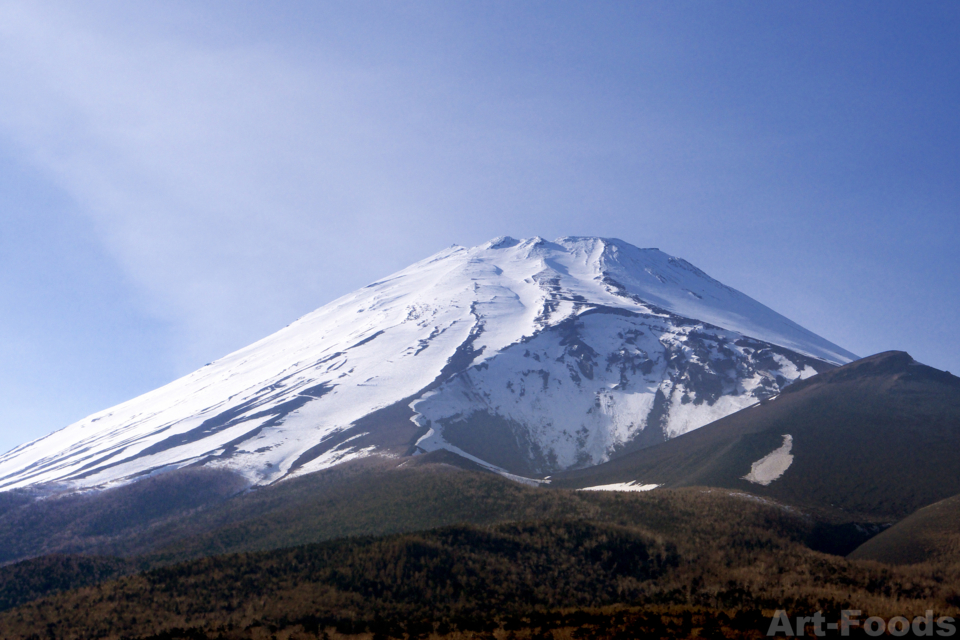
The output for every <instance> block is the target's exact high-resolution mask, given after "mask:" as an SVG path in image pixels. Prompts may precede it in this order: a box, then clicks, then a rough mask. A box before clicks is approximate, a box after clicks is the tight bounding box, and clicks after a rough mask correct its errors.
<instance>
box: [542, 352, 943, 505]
mask: <svg viewBox="0 0 960 640" xmlns="http://www.w3.org/2000/svg"><path fill="white" fill-rule="evenodd" d="M958 450H960V378H957V377H955V376H953V375H951V374H949V373H947V372H944V371H939V370H937V369H934V368H932V367H928V366H925V365H922V364H920V363H918V362H916V361H914V360H913V358H911V357H910V356H909V355H908V354H906V353H904V352H900V351H889V352H885V353H880V354H877V355H875V356H871V357H868V358H864V359H862V360H859V361H857V362H853V363H851V364H848V365H845V366H843V367H840V368H838V369H835V370H832V371H827V372H824V373H821V374H819V375H817V376H814V377H812V378H808V379H806V380H803V381H799V382H796V383H794V384H793V385H791V386H789V387H787V388H786V389H784V391H783V392H782V393H781V394H780V395H779V396H777V397H775V398H770V399H769V400H766V401H764V402H761V403H759V404H758V405H756V406H754V407H750V408H748V409H744V410H742V411H739V412H737V413H735V414H733V415H730V416H727V417H725V418H723V419H721V420H718V421H717V422H715V423H713V424H710V425H708V426H706V427H704V428H702V429H699V430H697V431H696V432H694V433H689V434H686V435H684V436H681V437H679V438H676V439H674V440H671V441H669V442H666V443H664V444H661V445H659V446H657V447H653V448H649V449H645V450H642V451H638V452H635V453H632V454H630V455H627V456H624V457H621V458H619V459H617V460H613V461H610V462H608V463H605V464H602V465H599V466H596V467H593V468H591V469H584V470H580V471H572V472H569V473H566V474H563V476H562V477H560V478H557V479H555V484H556V485H557V486H566V487H587V486H603V485H608V484H614V483H624V484H627V485H629V484H630V483H633V486H638V485H648V484H656V485H662V486H667V487H679V486H690V485H706V486H713V487H727V488H732V489H740V490H743V491H748V492H750V493H752V494H756V495H758V496H769V497H771V498H774V499H776V500H779V501H782V502H785V503H787V504H792V505H798V506H801V507H806V508H810V509H815V510H819V511H821V512H823V513H832V514H833V516H835V517H840V518H844V519H849V520H858V519H859V520H862V521H865V522H870V521H873V522H891V521H896V520H899V519H901V518H903V517H905V516H907V515H909V514H911V513H913V512H914V511H916V510H917V509H919V508H921V507H924V506H926V505H929V504H932V503H934V502H936V501H938V500H942V499H944V498H947V497H949V496H952V495H955V494H957V493H960V457H958V456H957V455H956V452H957V451H958Z"/></svg>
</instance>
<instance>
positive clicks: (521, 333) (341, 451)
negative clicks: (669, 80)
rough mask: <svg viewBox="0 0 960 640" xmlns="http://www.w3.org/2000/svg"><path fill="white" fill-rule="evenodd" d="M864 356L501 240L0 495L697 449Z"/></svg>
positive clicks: (345, 307)
mask: <svg viewBox="0 0 960 640" xmlns="http://www.w3.org/2000/svg"><path fill="white" fill-rule="evenodd" d="M853 358H855V356H854V355H853V354H851V353H849V352H847V351H844V350H843V349H841V348H840V347H837V346H836V345H833V344H831V343H829V342H827V341H826V340H824V339H823V338H820V337H818V336H816V335H814V334H813V333H811V332H809V331H807V330H806V329H803V328H802V327H800V326H798V325H797V324H795V323H793V322H791V321H790V320H788V319H786V318H784V317H783V316H781V315H779V314H777V313H775V312H774V311H772V310H770V309H769V308H767V307H765V306H763V305H762V304H760V303H758V302H756V301H755V300H753V299H751V298H749V297H747V296H746V295H744V294H742V293H740V292H738V291H735V290H734V289H731V288H729V287H727V286H724V285H723V284H721V283H719V282H717V281H716V280H714V279H712V278H710V277H709V276H707V275H706V274H705V273H703V272H702V271H700V270H699V269H697V268H696V267H694V266H693V265H691V264H690V263H688V262H686V261H684V260H680V259H677V258H673V257H671V256H669V255H667V254H665V253H663V252H661V251H659V250H657V249H638V248H636V247H634V246H632V245H629V244H627V243H625V242H622V241H620V240H611V239H602V238H561V239H559V240H557V241H555V242H547V241H545V240H543V239H541V238H532V239H528V240H515V239H512V238H498V239H496V240H494V241H491V242H488V243H486V244H483V245H480V246H477V247H473V248H470V249H467V248H464V247H459V246H453V247H451V248H449V249H446V250H444V251H441V252H440V253H438V254H436V255H434V256H431V257H430V258H427V259H426V260H423V261H421V262H418V263H416V264H414V265H412V266H410V267H408V268H407V269H404V270H403V271H400V272H398V273H396V274H394V275H392V276H390V277H388V278H385V279H383V280H381V281H378V282H375V283H373V284H371V285H369V286H367V287H365V288H363V289H360V290H358V291H356V292H354V293H351V294H349V295H347V296H344V297H343V298H340V299H338V300H336V301H334V302H332V303H330V304H328V305H326V306H324V307H322V308H320V309H318V310H317V311H315V312H313V313H310V314H308V315H306V316H304V317H303V318H301V319H299V320H298V321H296V322H294V323H293V324H291V325H289V326H288V327H286V328H284V329H282V330H281V331H279V332H277V333H276V334H274V335H272V336H269V337H267V338H265V339H263V340H261V341H259V342H257V343H255V344H253V345H251V346H249V347H247V348H245V349H241V350H240V351H237V352H235V353H233V354H230V355H228V356H226V357H224V358H222V359H220V360H218V361H216V362H214V363H211V364H210V365H207V366H205V367H203V368H202V369H200V370H198V371H196V372H194V373H192V374H190V375H188V376H186V377H184V378H181V379H179V380H176V381H174V382H172V383H170V384H168V385H166V386H164V387H162V388H160V389H157V390H155V391H152V392H150V393H147V394H145V395H143V396H140V397H138V398H135V399H133V400H130V401H128V402H125V403H123V404H120V405H118V406H116V407H113V408H111V409H107V410H106V411H102V412H100V413H97V414H94V415H92V416H89V417H88V418H86V419H84V420H81V421H80V422H77V423H75V424H73V425H70V426H68V427H66V428H64V429H62V430H60V431H58V432H56V433H55V434H52V435H50V436H47V437H45V438H41V439H39V440H36V441H34V442H31V443H28V444H25V445H23V446H20V447H18V448H16V449H14V450H12V451H10V452H8V453H6V454H4V455H3V456H0V490H2V489H13V488H18V487H28V486H33V485H44V486H46V487H48V488H49V487H53V488H56V489H58V490H62V489H66V490H75V489H80V488H84V487H94V486H103V485H107V484H111V483H117V482H127V481H129V480H131V479H134V478H137V477H141V476H142V475H144V474H149V473H154V472H157V471H160V470H166V469H171V468H179V467H183V466H187V465H203V466H208V467H213V468H220V469H229V470H233V471H236V472H239V473H240V474H242V475H243V476H244V477H245V478H246V481H247V482H249V483H251V484H266V483H271V482H274V481H276V480H278V479H281V478H284V477H289V476H291V475H298V474H303V473H307V472H312V471H316V470H319V469H323V468H326V467H329V466H331V465H334V464H337V463H339V462H343V461H346V460H349V459H354V458H358V457H364V456H368V455H374V454H379V455H393V456H397V455H407V454H413V453H416V452H423V451H431V450H437V449H448V450H451V451H454V452H456V453H458V454H460V455H463V456H465V457H467V458H469V459H471V460H474V461H476V462H479V463H482V464H484V465H486V466H487V467H490V468H495V469H498V470H506V471H509V472H512V473H519V474H528V475H533V474H544V473H551V472H555V471H557V470H562V469H567V468H574V467H584V466H587V465H591V464H597V463H600V462H603V461H605V460H607V459H609V458H610V457H611V456H616V455H618V454H621V453H623V452H625V451H629V450H631V449H633V448H640V447H643V446H647V445H650V444H655V443H659V442H662V441H664V440H665V439H667V438H672V437H675V436H677V435H680V434H683V433H686V432H688V431H691V430H693V429H696V428H698V427H700V426H702V425H704V424H707V423H709V422H712V421H713V420H715V419H717V418H719V417H722V416H724V415H727V414H730V413H732V412H734V411H736V410H738V409H741V408H743V407H746V406H749V405H750V404H753V403H755V402H756V401H757V400H759V399H764V398H767V397H771V396H773V395H776V394H777V393H779V391H780V390H781V389H782V388H783V387H785V386H786V385H787V384H789V383H791V382H793V381H796V380H798V379H801V378H807V377H810V376H812V375H814V374H815V373H816V372H817V371H824V370H827V369H830V368H832V367H834V366H835V365H839V364H842V363H845V362H848V361H850V360H852V359H853Z"/></svg>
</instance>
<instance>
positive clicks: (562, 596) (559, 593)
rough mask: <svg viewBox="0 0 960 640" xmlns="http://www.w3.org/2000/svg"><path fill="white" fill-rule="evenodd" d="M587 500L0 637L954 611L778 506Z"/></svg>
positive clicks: (259, 571) (741, 501)
mask: <svg viewBox="0 0 960 640" xmlns="http://www.w3.org/2000/svg"><path fill="white" fill-rule="evenodd" d="M558 495H563V494H561V493H559V492H558ZM567 495H570V494H567ZM592 499H596V500H598V502H597V503H596V504H597V506H598V507H599V508H600V509H601V511H602V512H603V513H605V514H607V521H605V522H596V521H586V520H583V519H569V520H547V521H541V522H519V523H506V524H498V525H492V526H486V527H477V526H471V525H458V526H454V527H446V528H441V529H437V530H432V531H427V532H420V533H409V534H401V535H395V536H388V537H379V538H375V537H359V538H348V539H341V540H336V541H330V542H325V543H320V544H314V545H307V546H301V547H296V548H292V549H279V550H273V551H263V552H255V553H242V554H229V555H224V556H216V557H211V558H204V559H200V560H193V561H189V562H185V563H181V564H176V565H170V566H166V567H163V568H159V569H156V570H153V571H148V572H146V573H142V574H139V575H136V576H130V577H126V578H122V579H120V580H117V581H113V582H107V583H103V584H100V585H98V586H95V587H86V588H82V589H79V590H76V591H72V592H69V593H63V594H59V595H53V596H50V597H48V598H45V599H44V600H40V601H37V602H34V603H31V604H27V605H24V606H21V607H19V608H17V609H14V610H11V611H7V612H5V613H0V637H3V638H5V639H9V640H15V639H21V638H22V639H26V638H40V637H42V638H50V639H79V638H84V639H87V638H104V639H114V640H119V639H120V638H127V639H128V640H132V639H134V638H153V639H155V640H159V639H160V638H173V637H178V638H195V639H197V638H211V639H212V638H220V639H221V640H227V639H240V638H244V639H247V638H249V639H253V638H263V639H268V638H273V637H276V638H278V640H306V639H309V638H313V639H316V638H323V637H330V638H333V637H343V635H340V634H345V635H346V636H352V637H364V638H367V639H370V638H372V637H377V638H387V637H392V638H422V637H428V636H430V637H450V638H456V637H459V638H464V637H478V638H479V637H483V638H489V637H491V634H492V636H493V637H495V638H500V639H506V638H518V639H527V638H534V637H537V638H543V637H554V638H557V639H559V638H590V637H596V638H613V637H618V638H628V637H692V636H694V635H696V636H699V637H703V636H709V635H710V634H711V633H716V632H718V630H723V629H725V630H726V631H727V636H728V637H734V634H736V637H760V636H761V635H762V634H761V631H765V629H766V626H767V624H768V622H767V621H766V620H764V619H763V617H762V616H763V612H766V613H767V615H769V614H770V613H771V612H772V609H774V608H777V607H780V606H783V607H787V608H789V609H790V610H791V611H796V612H811V611H815V610H823V611H824V612H825V613H827V614H828V615H829V614H831V613H833V614H836V613H837V612H838V611H839V610H840V609H842V608H859V609H863V610H864V611H869V612H871V613H876V614H879V615H891V614H892V613H893V612H895V613H897V614H909V613H912V612H922V611H924V610H926V609H927V608H933V609H935V610H937V611H938V612H950V611H953V610H954V609H955V607H954V605H952V604H951V602H952V600H951V597H952V596H953V595H954V594H955V591H953V590H952V587H949V586H948V585H951V584H953V585H955V584H957V583H958V581H957V578H958V574H957V571H955V570H952V569H951V570H944V571H941V572H940V574H938V575H937V576H931V575H927V574H923V573H917V572H913V571H911V570H902V571H901V570H891V569H885V568H882V567H880V566H879V565H872V564H869V563H868V564H857V563H851V562H849V561H847V560H845V559H843V558H839V557H836V556H827V555H823V554H819V553H816V552H813V551H810V550H809V549H807V548H806V547H804V546H803V545H802V544H801V542H800V539H801V538H802V536H803V531H804V527H805V526H809V525H805V524H804V523H805V521H806V520H807V519H806V518H804V517H803V516H801V515H798V514H797V513H795V512H791V511H789V510H786V509H784V508H782V507H780V506H777V505H773V504H765V503H763V502H760V501H757V500H755V499H750V498H749V497H743V496H737V495H730V494H728V493H727V492H721V491H716V490H713V491H710V490H702V489H687V490H681V491H662V492H656V493H653V494H641V495H637V494H627V495H624V494H611V495H606V494H604V495H597V496H593V497H592ZM629 521H633V522H634V523H637V522H644V523H648V524H649V526H648V524H640V525H638V524H633V525H630V524H625V523H626V522H629ZM177 630H179V631H177ZM578 630H579V631H578ZM758 630H760V631H758ZM34 634H42V635H34ZM364 634H365V635H364ZM547 634H549V635H547Z"/></svg>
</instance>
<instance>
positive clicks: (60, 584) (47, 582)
mask: <svg viewBox="0 0 960 640" xmlns="http://www.w3.org/2000/svg"><path fill="white" fill-rule="evenodd" d="M135 571H136V565H135V564H134V563H132V562H129V561H127V560H123V559H121V558H104V557H98V556H64V555H59V554H52V555H48V556H42V557H40V558H34V559H33V560H24V561H23V562H18V563H16V564H11V565H8V566H6V567H0V611H6V610H7V609H12V608H14V607H17V606H19V605H21V604H23V603H25V602H30V601H31V600H36V599H37V598H41V597H43V596H46V595H48V594H51V593H56V592H59V591H69V590H71V589H77V588H80V587H85V586H88V585H94V584H98V583H101V582H105V581H107V580H112V579H114V578H118V577H120V576H122V575H127V574H131V573H134V572H135Z"/></svg>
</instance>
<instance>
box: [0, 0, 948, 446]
mask: <svg viewBox="0 0 960 640" xmlns="http://www.w3.org/2000/svg"><path fill="white" fill-rule="evenodd" d="M498 235H512V236H515V237H529V236H533V235H540V236H543V237H546V238H548V239H552V238H554V237H558V236H562V235H600V236H612V237H619V238H622V239H624V240H626V241H628V242H631V243H633V244H636V245H638V246H641V247H659V248H660V249H662V250H664V251H666V252H667V253H670V254H672V255H676V256H680V257H683V258H686V259H687V260H689V261H690V262H692V263H694V264H695V265H697V266H699V267H700V268H701V269H703V270H704V271H706V272H707V273H709V274H710V275H712V276H713V277H715V278H717V279H718V280H720V281H722V282H724V283H726V284H728V285H730V286H733V287H735V288H737V289H739V290H741V291H743V292H744V293H746V294H748V295H750V296H752V297H754V298H756V299H757V300H759V301H761V302H763V303H764V304H767V305H768V306H770V307H772V308H774V309H775V310H777V311H779V312H780V313H782V314H784V315H786V316H787V317H789V318H791V319H793V320H795V321H797V322H799V323H800V324H801V325H804V326H806V327H807V328H809V329H811V330H813V331H815V332H816V333H819V334H820V335H822V336H824V337H825V338H827V339H829V340H831V341H833V342H835V343H837V344H839V345H841V346H843V347H845V348H847V349H849V350H851V351H853V352H855V353H858V354H860V355H869V354H872V353H875V352H878V351H883V350H887V349H903V350H907V351H909V352H910V353H911V354H912V355H913V356H914V357H916V358H917V359H919V360H920V361H922V362H925V363H927V364H930V365H933V366H936V367H938V368H941V369H949V370H952V371H954V372H955V373H957V372H960V327H958V322H957V318H958V315H960V286H958V281H960V278H958V275H960V3H958V2H956V1H954V0H951V1H949V2H933V1H930V2H884V1H879V0H870V1H868V2H817V1H811V2H786V1H785V2H760V1H757V2H735V1H724V2H708V1H705V0H703V1H701V0H698V1H696V2H681V1H676V0H670V1H669V2H585V1H584V2H560V1H556V0H550V1H549V2H534V1H525V2H514V1H512V0H511V1H503V2H485V1H477V2H445V1H444V2H393V1H391V2H365V1H360V2H357V1H353V0H351V1H349V2H321V3H318V2H293V1H287V2H282V3H265V2H244V1H236V2H216V3H214V2H207V3H204V2H195V1H190V2H178V1H176V0H165V1H164V2H147V1H144V2H137V3H130V2H120V1H118V2H99V1H96V0H87V1H85V2H82V3H76V2H71V3H67V2H64V3H57V2H40V3H21V2H13V1H11V2H6V1H5V0H0V450H6V449H9V448H11V447H13V446H15V445H17V444H20V443H22V442H24V441H27V440H30V439H33V438H35V437H39V436H41V435H44V434H46V433H48V432H50V431H53V430H55V429H58V428H60V427H62V426H64V425H66V424H68V423H70V422H73V421H75V420H78V419H80V418H82V417H83V416H85V415H87V414H89V413H92V412H94V411H97V410H100V409H104V408H107V407H109V406H111V405H113V404H116V403H118V402H121V401H123V400H126V399H129V398H131V397H133V396H135V395H137V394H140V393H143V392H146V391H149V390H150V389H153V388H155V387H157V386H160V385H161V384H164V383H166V382H169V381H170V380H172V379H174V378H176V377H178V376H181V375H184V374H186V373H189V372H190V371H192V370H194V369H196V368H198V367H200V366H202V365H203V364H205V363H206V362H209V361H211V360H214V359H216V358H218V357H220V356H223V355H225V354H226V353H228V352H230V351H232V350H235V349H237V348H240V347H242V346H245V345H246V344H248V343H250V342H253V341H255V340H257V339H259V338H261V337H264V336H265V335H267V334H269V333H271V332H273V331H275V330H277V329H279V328H281V327H283V326H284V325H286V324H287V323H289V322H291V321H292V320H294V319H296V318H297V317H299V316H300V315H303V314H304V313H307V312H309V311H312V310H313V309H315V308H317V307H319V306H321V305H323V304H325V303H327V302H329V301H331V300H333V299H334V298H336V297H338V296H340V295H342V294H344V293H347V292H349V291H352V290H353V289H355V288H357V287H360V286H363V285H365V284H367V283H369V282H371V281H373V280H376V279H378V278H380V277H382V276H384V275H386V274H388V273H391V272H393V271H395V270H397V269H400V268H402V267H404V266H406V265H408V264H410V263H412V262H414V261H416V260H419V259H421V258H423V257H426V256H427V255H429V254H431V253H434V252H436V251H438V250H440V249H442V248H444V247H446V246H449V245H451V244H461V245H474V244H478V243H481V242H484V241H486V240H488V239H490V238H493V237H495V236H498Z"/></svg>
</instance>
